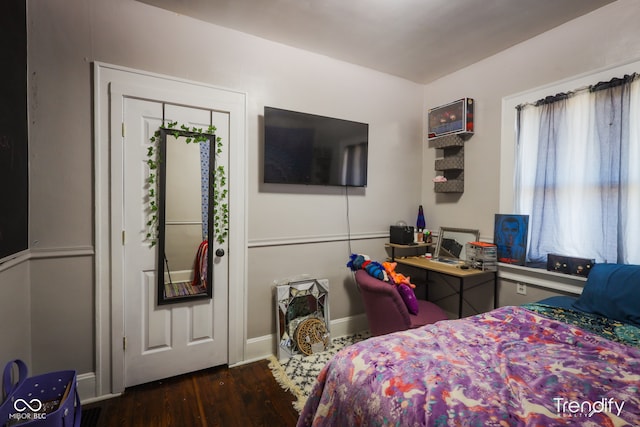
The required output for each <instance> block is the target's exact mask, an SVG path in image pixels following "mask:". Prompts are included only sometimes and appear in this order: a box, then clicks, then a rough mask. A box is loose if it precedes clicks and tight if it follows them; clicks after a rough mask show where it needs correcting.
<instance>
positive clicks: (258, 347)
mask: <svg viewBox="0 0 640 427" xmlns="http://www.w3.org/2000/svg"><path fill="white" fill-rule="evenodd" d="M329 324H330V327H331V338H339V337H343V336H345V335H352V334H355V333H358V332H362V331H366V330H368V329H369V322H368V321H367V316H366V315H365V314H358V315H355V316H349V317H343V318H341V319H336V320H332V321H330V322H329ZM274 354H276V336H275V334H270V335H264V336H261V337H257V338H250V339H248V340H247V346H246V353H245V358H244V360H243V361H241V362H238V363H235V364H233V365H230V366H231V367H233V366H240V365H245V364H247V363H251V362H255V361H258V360H263V359H266V358H267V357H269V356H273V355H274ZM78 393H80V400H81V402H82V404H83V405H86V404H89V403H93V402H98V401H100V400H105V399H110V398H112V397H117V396H119V395H120V394H105V395H102V396H96V375H95V372H87V373H84V374H80V375H78Z"/></svg>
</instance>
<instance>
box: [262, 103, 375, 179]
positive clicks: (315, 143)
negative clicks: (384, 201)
mask: <svg viewBox="0 0 640 427" xmlns="http://www.w3.org/2000/svg"><path fill="white" fill-rule="evenodd" d="M368 143H369V125H368V124H366V123H358V122H353V121H349V120H342V119H335V118H331V117H324V116H318V115H315V114H307V113H301V112H295V111H289V110H283V109H280V108H274V107H264V182H265V183H269V184H308V185H341V186H350V187H366V185H367V150H368Z"/></svg>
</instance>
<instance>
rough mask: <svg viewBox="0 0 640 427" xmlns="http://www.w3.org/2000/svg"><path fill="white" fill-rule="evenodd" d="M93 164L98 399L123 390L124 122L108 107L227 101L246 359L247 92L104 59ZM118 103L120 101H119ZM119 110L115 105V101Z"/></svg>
mask: <svg viewBox="0 0 640 427" xmlns="http://www.w3.org/2000/svg"><path fill="white" fill-rule="evenodd" d="M93 77H94V127H95V129H94V167H95V174H94V177H95V195H94V203H95V206H94V222H95V231H94V234H95V243H94V244H95V286H96V288H95V309H96V313H95V320H96V337H95V342H96V396H106V395H109V394H118V393H121V392H122V391H124V353H123V351H122V339H123V337H124V313H123V307H124V299H123V297H124V288H123V283H122V280H120V278H121V277H122V268H123V266H122V262H121V260H122V257H118V256H114V254H118V253H119V251H120V252H121V251H122V250H123V246H122V244H121V239H122V237H121V232H122V229H123V228H122V223H123V222H122V214H123V212H122V211H123V209H122V197H119V196H121V194H120V195H119V194H118V193H120V192H121V191H120V190H119V189H118V188H114V187H112V181H113V180H114V179H115V180H117V179H121V178H118V176H119V177H122V156H123V153H122V150H121V149H120V148H119V145H120V144H111V140H110V138H114V139H116V138H121V135H122V130H121V124H120V123H119V120H113V121H114V122H117V123H111V122H110V120H111V118H110V104H111V103H113V102H116V101H118V100H119V99H121V97H122V96H125V95H126V96H139V97H143V98H145V99H152V100H157V101H166V102H174V103H178V104H179V103H180V101H181V100H182V99H184V95H183V94H184V93H189V98H190V99H194V98H195V99H197V98H198V97H199V98H200V101H199V102H202V106H203V107H205V108H214V107H213V106H212V105H211V98H207V97H205V96H204V95H203V92H207V91H208V92H209V93H211V92H213V93H215V94H216V99H221V100H218V101H216V107H215V108H214V109H217V110H220V105H221V104H224V110H225V111H228V112H229V113H230V120H231V123H230V125H229V133H230V135H231V138H230V141H231V143H230V144H229V175H228V177H229V200H230V217H229V254H228V256H229V307H230V309H229V321H228V325H229V355H228V361H229V362H228V363H229V365H234V364H238V363H240V362H242V361H244V359H245V350H246V277H247V270H246V258H247V240H246V239H247V238H246V234H247V232H246V230H247V221H246V218H247V216H246V214H245V210H246V205H247V201H246V197H247V190H246V186H247V180H246V164H247V150H246V145H247V141H246V114H247V107H246V105H247V104H246V94H245V93H242V92H238V91H233V90H227V89H220V88H217V87H214V86H210V85H206V84H203V83H198V82H192V81H188V80H183V79H178V78H175V77H170V76H164V75H160V74H154V73H148V72H145V71H139V70H134V69H129V68H124V67H119V66H114V65H109V64H104V63H99V62H96V63H94V76H93ZM114 105H115V104H114ZM116 108H117V105H116Z"/></svg>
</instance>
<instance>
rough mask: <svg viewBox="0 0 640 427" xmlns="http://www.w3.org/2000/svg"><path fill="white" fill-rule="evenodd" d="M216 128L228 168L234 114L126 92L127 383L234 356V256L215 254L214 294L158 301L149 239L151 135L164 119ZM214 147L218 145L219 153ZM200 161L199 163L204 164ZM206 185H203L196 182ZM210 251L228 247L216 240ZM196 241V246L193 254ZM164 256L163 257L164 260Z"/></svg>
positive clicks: (222, 161)
mask: <svg viewBox="0 0 640 427" xmlns="http://www.w3.org/2000/svg"><path fill="white" fill-rule="evenodd" d="M163 107H164V117H165V123H167V122H169V121H177V122H178V123H180V124H184V125H187V126H189V127H192V126H196V127H200V128H204V129H206V128H207V127H208V126H209V125H210V124H213V125H214V126H216V127H217V132H216V135H217V136H220V137H221V138H222V141H223V143H225V144H224V146H225V149H224V150H223V153H221V154H219V155H218V157H217V159H216V160H217V162H218V164H222V165H223V166H224V167H225V170H227V171H228V168H229V161H228V158H229V157H228V156H229V153H228V141H229V114H228V113H224V112H215V111H211V110H206V109H202V108H191V107H184V106H177V105H171V104H163V103H162V102H159V101H154V100H144V99H139V98H127V97H125V98H124V105H123V113H124V129H126V131H125V132H124V138H123V148H122V153H123V158H124V162H123V179H122V182H123V187H124V188H123V189H122V194H123V207H124V209H123V219H124V221H123V222H124V223H123V231H124V238H123V241H124V243H123V245H124V248H123V252H122V253H123V260H122V265H123V276H124V277H123V283H124V330H125V337H126V338H125V343H126V345H125V346H124V347H125V348H124V351H125V355H124V365H125V366H124V385H125V387H128V386H132V385H136V384H141V383H145V382H149V381H153V380H156V379H161V378H166V377H170V376H174V375H179V374H182V373H186V372H191V371H195V370H199V369H204V368H208V367H211V366H217V365H221V364H225V363H227V362H228V282H229V280H228V274H229V271H228V262H227V260H228V257H227V256H226V255H223V256H214V268H213V274H214V277H213V284H212V286H213V298H212V299H211V300H209V299H205V300H194V301H185V302H180V303H176V304H169V305H161V306H159V305H157V301H156V287H157V286H158V285H157V274H156V272H157V262H158V256H157V253H156V252H157V248H156V246H152V245H151V242H150V241H148V240H147V239H146V235H147V231H148V230H147V225H146V224H147V220H148V207H147V195H148V183H147V178H148V176H149V173H150V170H149V168H148V166H147V151H148V148H149V146H150V144H151V142H150V138H151V136H152V135H153V133H154V132H155V131H156V130H157V129H158V127H159V126H161V124H162V116H163ZM214 152H215V150H211V153H212V155H213V153H214ZM196 167H199V165H197V166H196ZM197 191H200V188H198V189H197ZM209 244H210V247H209V250H210V251H214V253H215V252H216V251H217V250H218V249H222V250H224V253H225V254H226V253H227V252H228V249H227V247H226V246H227V245H226V242H225V243H224V244H223V245H220V244H218V243H217V242H214V240H213V239H209ZM196 252H197V246H196V247H194V248H193V253H192V255H193V257H194V259H195V254H196ZM187 256H189V255H187ZM162 259H163V258H160V260H162Z"/></svg>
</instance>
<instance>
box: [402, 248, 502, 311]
mask: <svg viewBox="0 0 640 427" xmlns="http://www.w3.org/2000/svg"><path fill="white" fill-rule="evenodd" d="M395 261H396V262H397V263H398V264H404V265H409V266H411V267H416V268H419V269H422V270H425V271H426V273H427V277H426V282H427V299H429V273H430V272H434V273H440V274H444V275H447V276H450V277H454V278H457V279H458V283H459V286H460V291H459V292H458V295H459V299H458V318H461V317H462V301H463V294H464V280H465V279H466V278H469V277H478V276H482V275H492V276H493V308H498V272H497V271H481V270H475V269H468V270H463V269H461V268H458V267H457V266H455V265H452V264H446V263H443V262H438V261H433V260H430V259H426V258H422V257H409V258H397V259H396V260H395Z"/></svg>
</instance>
